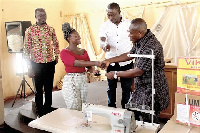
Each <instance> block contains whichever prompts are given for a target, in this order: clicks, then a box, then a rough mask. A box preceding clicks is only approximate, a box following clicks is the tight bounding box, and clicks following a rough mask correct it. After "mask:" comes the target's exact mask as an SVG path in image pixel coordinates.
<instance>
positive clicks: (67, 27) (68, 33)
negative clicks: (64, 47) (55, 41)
mask: <svg viewBox="0 0 200 133" xmlns="http://www.w3.org/2000/svg"><path fill="white" fill-rule="evenodd" d="M62 31H63V33H64V39H65V40H66V41H67V42H69V41H68V40H67V38H68V37H70V36H71V33H72V32H73V31H75V29H73V28H72V27H71V26H70V24H69V23H68V22H65V23H64V24H62Z"/></svg>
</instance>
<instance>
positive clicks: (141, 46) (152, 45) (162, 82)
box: [130, 30, 170, 112]
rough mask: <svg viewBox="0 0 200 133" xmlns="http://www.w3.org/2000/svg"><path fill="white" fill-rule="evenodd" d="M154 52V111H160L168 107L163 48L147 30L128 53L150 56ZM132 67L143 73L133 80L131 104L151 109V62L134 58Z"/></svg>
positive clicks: (168, 99) (146, 59)
mask: <svg viewBox="0 0 200 133" xmlns="http://www.w3.org/2000/svg"><path fill="white" fill-rule="evenodd" d="M151 50H153V51H154V55H155V60H154V80H155V81H154V88H155V107H156V108H155V111H158V112H159V111H162V110H164V109H165V108H167V107H168V105H169V101H170V98H169V87H168V84H167V79H166V77H165V72H164V66H165V62H164V56H163V47H162V45H161V44H160V42H159V41H158V40H157V39H156V37H155V36H154V34H153V33H152V32H151V31H150V30H148V32H147V34H146V35H145V37H144V38H142V39H141V40H140V41H138V42H137V43H136V44H135V45H134V46H133V48H132V50H131V51H130V52H131V54H143V55H150V54H152V51H151ZM134 67H138V68H140V69H141V70H143V71H144V73H143V74H142V76H140V77H136V78H134V85H135V90H134V93H133V94H132V99H131V102H132V103H134V104H136V106H139V105H142V104H145V105H148V106H150V107H151V96H152V78H151V77H152V60H151V59H149V58H141V57H138V58H135V64H134ZM156 104H157V105H159V107H157V106H156Z"/></svg>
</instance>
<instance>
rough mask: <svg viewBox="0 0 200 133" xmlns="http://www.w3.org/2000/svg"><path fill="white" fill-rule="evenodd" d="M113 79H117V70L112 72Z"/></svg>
mask: <svg viewBox="0 0 200 133" xmlns="http://www.w3.org/2000/svg"><path fill="white" fill-rule="evenodd" d="M114 79H117V71H115V73H114Z"/></svg>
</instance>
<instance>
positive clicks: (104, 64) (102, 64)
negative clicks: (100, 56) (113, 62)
mask: <svg viewBox="0 0 200 133" xmlns="http://www.w3.org/2000/svg"><path fill="white" fill-rule="evenodd" d="M109 64H110V62H109V61H108V60H104V61H96V63H95V66H97V67H100V68H101V69H102V70H106V69H107V67H108V66H109ZM93 74H94V75H95V76H100V75H101V74H100V72H99V71H98V70H94V71H93ZM114 74H115V72H114V71H111V72H109V73H106V74H105V76H107V78H108V79H114Z"/></svg>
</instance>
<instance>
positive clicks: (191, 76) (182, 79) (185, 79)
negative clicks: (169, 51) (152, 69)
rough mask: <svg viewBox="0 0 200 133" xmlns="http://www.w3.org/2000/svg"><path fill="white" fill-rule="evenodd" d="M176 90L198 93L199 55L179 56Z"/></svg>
mask: <svg viewBox="0 0 200 133" xmlns="http://www.w3.org/2000/svg"><path fill="white" fill-rule="evenodd" d="M177 92H178V93H187V94H191V95H200V57H179V58H178V66H177Z"/></svg>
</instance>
